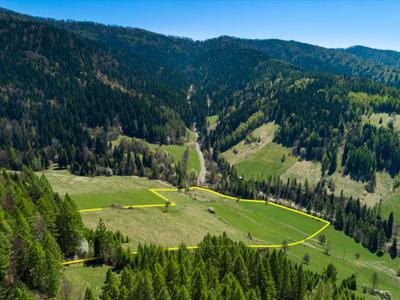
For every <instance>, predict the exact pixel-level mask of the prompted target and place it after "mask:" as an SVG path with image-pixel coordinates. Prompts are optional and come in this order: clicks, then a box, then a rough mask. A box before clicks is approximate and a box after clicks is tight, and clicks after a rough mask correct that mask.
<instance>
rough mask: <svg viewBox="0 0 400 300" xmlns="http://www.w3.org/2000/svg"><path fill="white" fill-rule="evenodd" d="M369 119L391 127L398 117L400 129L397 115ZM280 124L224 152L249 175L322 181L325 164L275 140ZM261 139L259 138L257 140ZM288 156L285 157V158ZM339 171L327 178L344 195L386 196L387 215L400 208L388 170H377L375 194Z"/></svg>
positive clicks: (370, 199)
mask: <svg viewBox="0 0 400 300" xmlns="http://www.w3.org/2000/svg"><path fill="white" fill-rule="evenodd" d="M368 118H369V119H368V120H369V122H371V123H373V124H375V123H376V124H375V125H377V124H379V120H380V119H381V118H382V120H383V121H382V123H381V126H387V125H386V124H387V122H388V120H389V119H391V120H394V128H397V126H400V125H397V124H398V121H397V116H396V115H392V116H389V115H388V114H383V113H382V114H371V115H370V116H369V117H368ZM276 129H277V126H276V125H275V124H273V123H267V124H264V125H263V126H261V127H259V128H257V129H256V130H254V131H253V132H252V133H251V135H250V136H252V137H254V139H253V140H255V141H253V142H250V143H248V142H246V140H243V141H241V142H240V143H238V144H237V145H235V146H234V147H232V148H230V149H229V150H227V151H225V152H224V153H223V154H222V155H223V156H224V158H225V159H226V160H227V161H228V162H229V163H231V164H233V165H235V166H236V168H237V172H238V174H239V175H242V176H245V177H246V178H251V177H253V178H258V177H265V176H281V178H284V179H285V178H296V179H297V180H298V181H302V182H304V181H305V180H306V179H307V180H308V182H309V183H310V184H316V183H317V182H319V181H320V180H322V176H321V163H320V162H315V161H300V160H298V159H297V158H296V157H294V156H292V155H291V149H290V148H286V147H283V146H282V145H278V144H276V143H274V142H272V139H273V137H274V134H275V131H276ZM257 139H258V140H257ZM282 158H284V159H282ZM340 159H341V157H339V163H338V169H337V171H336V172H335V173H334V174H333V175H332V176H331V177H329V176H327V177H325V179H326V180H330V179H331V178H332V180H333V182H334V191H335V193H336V194H338V195H339V194H340V193H341V191H342V190H343V193H344V195H345V196H353V197H354V198H360V200H361V201H362V202H363V203H366V204H368V205H371V206H372V205H375V204H378V203H379V202H380V200H381V199H382V212H383V213H384V214H385V215H387V214H389V213H390V211H392V210H393V211H394V212H396V211H397V212H398V211H400V210H399V208H400V192H394V191H393V185H394V179H393V178H392V177H391V176H390V175H389V174H388V173H387V172H378V173H376V188H375V191H374V192H373V193H369V192H367V190H366V189H365V184H364V183H362V182H358V181H355V180H352V179H351V178H350V176H343V174H342V168H341V166H340ZM395 218H396V219H397V220H398V221H399V220H400V213H397V214H396V213H395Z"/></svg>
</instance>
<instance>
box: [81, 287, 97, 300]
mask: <svg viewBox="0 0 400 300" xmlns="http://www.w3.org/2000/svg"><path fill="white" fill-rule="evenodd" d="M95 299H96V298H95V297H94V295H93V292H92V289H91V288H87V289H86V292H85V298H84V300H95Z"/></svg>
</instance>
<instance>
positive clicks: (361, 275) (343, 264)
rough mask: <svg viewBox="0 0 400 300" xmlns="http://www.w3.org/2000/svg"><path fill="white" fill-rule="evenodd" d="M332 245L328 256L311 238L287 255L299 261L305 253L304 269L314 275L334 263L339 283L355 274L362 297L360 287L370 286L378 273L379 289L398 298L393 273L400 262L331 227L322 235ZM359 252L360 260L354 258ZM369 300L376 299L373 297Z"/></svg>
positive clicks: (397, 283) (399, 291) (398, 281)
mask: <svg viewBox="0 0 400 300" xmlns="http://www.w3.org/2000/svg"><path fill="white" fill-rule="evenodd" d="M323 234H325V236H326V238H327V240H328V241H329V243H330V245H331V248H332V250H331V252H330V255H326V254H325V250H324V247H323V246H322V245H320V243H319V242H318V241H317V239H316V238H315V239H312V240H311V241H307V242H306V243H304V244H301V245H298V246H295V247H290V248H289V250H288V255H289V256H290V257H291V258H293V259H295V260H297V261H298V262H302V258H303V257H304V255H305V254H306V253H307V254H308V255H309V256H310V263H309V265H304V267H306V268H309V269H311V270H313V271H316V272H321V270H322V269H323V268H325V267H326V266H327V265H328V264H329V263H332V264H334V266H335V267H336V268H337V271H338V276H337V277H338V280H343V279H344V278H347V277H349V276H350V275H351V274H352V273H355V274H356V275H357V284H358V292H359V293H360V294H361V291H362V285H366V286H371V275H372V273H373V272H377V273H378V276H379V284H378V288H379V289H382V290H389V291H390V292H391V293H392V295H393V296H394V298H393V299H400V289H399V286H400V277H397V276H396V271H397V270H398V268H399V267H400V259H399V258H397V259H391V258H390V257H389V256H388V255H387V254H385V255H384V256H383V257H378V256H376V255H375V254H372V253H371V252H369V251H368V250H367V249H366V248H364V247H362V245H360V244H357V243H355V242H354V240H353V239H352V238H350V237H348V236H346V235H345V234H344V233H343V232H341V231H336V230H335V229H334V228H333V227H332V226H331V227H329V228H328V229H327V230H325V231H324V232H323ZM356 253H359V254H360V258H359V259H356V258H355V254H356ZM371 299H376V298H372V297H371Z"/></svg>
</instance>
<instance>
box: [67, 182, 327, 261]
mask: <svg viewBox="0 0 400 300" xmlns="http://www.w3.org/2000/svg"><path fill="white" fill-rule="evenodd" d="M189 190H199V191H204V192H208V193H211V194H214V195H216V196H219V197H221V198H224V199H229V200H235V201H237V200H238V198H235V197H232V196H227V195H224V194H221V193H219V192H216V191H213V190H211V189H208V188H203V187H198V186H194V187H190V188H189ZM149 191H150V192H151V193H153V194H155V195H156V196H157V197H159V198H161V199H163V200H164V201H165V202H169V203H170V206H175V205H176V203H175V202H174V201H172V200H170V199H168V198H167V197H165V196H164V195H161V194H160V193H159V192H177V191H179V190H178V189H177V188H158V189H149ZM239 201H240V202H249V203H268V205H272V206H275V207H279V208H283V209H286V210H288V211H291V212H294V213H296V214H299V215H303V216H306V217H308V218H311V219H315V220H318V221H320V222H323V223H324V224H325V225H324V226H323V227H321V228H320V229H319V230H318V231H316V232H314V233H313V234H311V235H309V236H307V237H306V238H304V239H302V240H300V241H295V242H292V243H288V244H287V245H286V246H287V247H292V246H296V245H299V244H302V243H304V242H305V241H308V240H310V239H312V238H313V237H315V236H316V235H318V234H320V233H321V232H322V231H324V230H325V229H326V228H328V226H329V225H330V224H331V223H330V222H329V221H327V220H324V219H322V218H319V217H316V216H313V215H311V214H308V213H305V212H302V211H299V210H296V209H293V208H290V207H286V206H284V205H281V204H277V203H274V202H269V201H265V200H253V199H239ZM164 206H165V204H137V205H125V206H122V208H125V209H129V208H147V207H164ZM101 210H104V208H103V207H100V208H89V209H81V210H79V212H93V211H101ZM283 246H284V245H283V244H255V245H247V247H249V248H258V249H260V248H262V249H267V248H282V247H283ZM186 248H187V249H189V250H192V249H198V248H199V246H187V247H186ZM165 249H166V250H168V251H176V250H178V249H179V247H169V248H165ZM134 253H135V252H134ZM96 259H97V257H91V258H85V259H78V260H71V261H66V262H64V263H63V265H71V264H76V263H84V262H88V261H93V260H96Z"/></svg>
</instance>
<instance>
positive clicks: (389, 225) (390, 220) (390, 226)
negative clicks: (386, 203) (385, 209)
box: [386, 212, 394, 239]
mask: <svg viewBox="0 0 400 300" xmlns="http://www.w3.org/2000/svg"><path fill="white" fill-rule="evenodd" d="M393 223H394V216H393V212H390V214H389V218H388V221H387V230H386V237H387V238H388V239H390V238H391V236H392V233H393Z"/></svg>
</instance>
